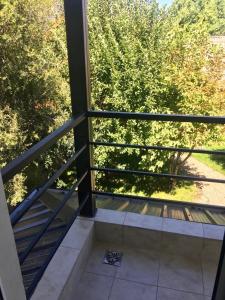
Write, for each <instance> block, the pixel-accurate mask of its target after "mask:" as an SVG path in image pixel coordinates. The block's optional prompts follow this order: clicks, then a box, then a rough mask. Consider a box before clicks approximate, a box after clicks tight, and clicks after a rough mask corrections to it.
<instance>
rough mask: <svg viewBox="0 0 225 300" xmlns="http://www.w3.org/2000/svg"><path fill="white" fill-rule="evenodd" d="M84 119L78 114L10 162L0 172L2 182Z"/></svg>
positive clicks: (82, 115)
mask: <svg viewBox="0 0 225 300" xmlns="http://www.w3.org/2000/svg"><path fill="white" fill-rule="evenodd" d="M85 117H86V116H85V114H80V115H78V116H77V117H76V118H72V119H70V120H68V121H67V122H66V123H65V124H64V125H62V126H61V127H59V128H58V129H56V130H55V131H53V132H52V133H50V134H49V135H48V136H46V137H45V138H44V139H42V140H41V141H40V142H38V143H37V144H36V145H34V146H33V147H31V148H30V149H28V150H27V151H25V152H24V153H23V154H21V155H20V156H19V157H18V158H16V159H14V160H13V161H11V162H10V163H9V164H8V165H7V166H6V167H4V168H3V169H2V170H1V173H2V179H3V182H7V181H8V180H9V179H11V178H12V177H13V176H14V175H16V174H17V173H19V172H20V171H21V170H22V169H23V168H24V167H26V166H27V165H28V164H29V163H30V162H31V161H33V160H34V159H36V158H37V157H38V156H39V155H40V154H41V153H43V152H44V151H46V150H48V149H49V148H50V147H51V146H52V145H53V144H54V143H55V142H56V141H57V140H59V139H60V138H61V137H63V136H64V135H65V134H67V133H68V132H69V131H70V130H71V129H73V128H74V127H76V126H77V125H79V124H80V123H81V122H82V121H83V120H84V119H85Z"/></svg>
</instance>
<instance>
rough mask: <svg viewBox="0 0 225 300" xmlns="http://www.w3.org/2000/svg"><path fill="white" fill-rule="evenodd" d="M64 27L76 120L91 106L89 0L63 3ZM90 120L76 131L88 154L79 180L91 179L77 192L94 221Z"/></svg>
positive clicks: (79, 166) (77, 141) (80, 165)
mask: <svg viewBox="0 0 225 300" xmlns="http://www.w3.org/2000/svg"><path fill="white" fill-rule="evenodd" d="M64 7H65V23H66V33H67V48H68V61H69V74H70V88H71V100H72V114H73V116H74V117H76V116H77V115H79V114H80V113H86V114H87V111H88V110H89V105H90V75H89V56H88V52H89V51H88V28H87V8H86V0H64ZM90 132H91V130H90V120H89V119H88V117H87V118H86V119H85V120H84V121H83V122H82V123H81V124H80V125H79V126H77V128H76V129H75V131H74V135H75V148H76V151H79V150H80V149H81V148H82V147H83V146H84V145H86V144H87V148H86V150H85V151H84V152H83V154H82V155H81V156H80V157H79V159H78V160H77V163H76V168H77V176H78V179H79V178H81V177H82V175H83V174H84V173H85V172H86V171H87V170H88V175H87V176H86V178H85V179H84V180H83V182H82V183H81V184H80V186H79V188H78V198H79V203H80V205H81V203H82V202H83V200H84V199H85V198H86V196H87V194H88V195H89V200H88V201H87V204H86V205H85V206H84V208H83V209H82V211H81V214H82V215H83V216H88V217H92V216H94V215H95V212H96V205H95V200H94V198H93V197H92V185H93V178H92V172H91V170H90V167H91V149H90V144H89V141H90V139H91V137H90Z"/></svg>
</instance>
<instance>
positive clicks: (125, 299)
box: [109, 279, 157, 300]
mask: <svg viewBox="0 0 225 300" xmlns="http://www.w3.org/2000/svg"><path fill="white" fill-rule="evenodd" d="M156 292H157V287H156V286H150V285H145V284H140V283H136V282H131V281H126V280H121V279H116V280H115V281H114V283H113V287H112V291H111V295H110V297H109V300H156Z"/></svg>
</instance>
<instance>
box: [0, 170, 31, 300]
mask: <svg viewBox="0 0 225 300" xmlns="http://www.w3.org/2000/svg"><path fill="white" fill-rule="evenodd" d="M0 228H1V230H0V289H1V291H2V297H3V299H7V300H15V299H18V300H25V299H26V295H25V289H24V286H23V279H22V274H21V269H20V264H19V259H18V255H17V250H16V243H15V240H14V235H13V230H12V226H11V222H10V218H9V212H8V207H7V203H6V198H5V193H4V187H3V182H2V176H1V173H0ZM0 295H1V292H0ZM0 299H1V296H0Z"/></svg>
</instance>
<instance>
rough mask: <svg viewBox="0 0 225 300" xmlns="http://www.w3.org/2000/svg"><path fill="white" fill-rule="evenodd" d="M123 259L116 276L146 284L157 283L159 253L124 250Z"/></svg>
mask: <svg viewBox="0 0 225 300" xmlns="http://www.w3.org/2000/svg"><path fill="white" fill-rule="evenodd" d="M123 252H124V253H123V260H122V264H121V267H120V268H118V270H117V274H116V277H117V278H120V279H125V280H131V281H136V282H139V283H145V284H153V285H156V284H157V280H158V272H159V255H158V253H157V252H155V251H150V250H138V249H136V250H130V249H128V248H125V249H124V250H123Z"/></svg>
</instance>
